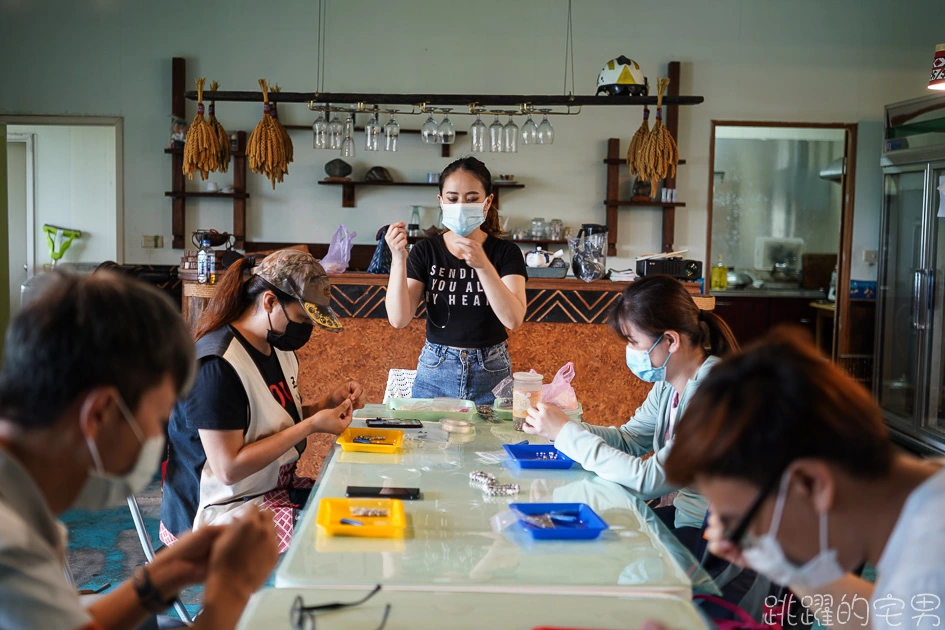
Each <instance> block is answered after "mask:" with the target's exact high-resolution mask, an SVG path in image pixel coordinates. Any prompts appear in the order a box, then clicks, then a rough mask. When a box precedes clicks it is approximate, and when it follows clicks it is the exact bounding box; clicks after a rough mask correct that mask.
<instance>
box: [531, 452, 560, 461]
mask: <svg viewBox="0 0 945 630" xmlns="http://www.w3.org/2000/svg"><path fill="white" fill-rule="evenodd" d="M535 459H547V460H553V459H558V452H557V451H538V452H536V453H535Z"/></svg>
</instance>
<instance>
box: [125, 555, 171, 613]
mask: <svg viewBox="0 0 945 630" xmlns="http://www.w3.org/2000/svg"><path fill="white" fill-rule="evenodd" d="M131 584H132V586H134V589H135V594H136V595H137V596H138V603H139V604H141V607H142V608H144V609H145V610H147V611H148V612H150V613H154V614H155V615H157V614H159V613H162V612H164V611H165V610H167V609H168V608H170V606H171V604H173V603H174V599H175V598H173V597H171V598H170V599H167V600H165V599H162V598H161V593H160V592H159V591H158V590H157V587H156V586H154V582H152V581H151V576H150V575H148V569H147V566H146V565H141V566H140V567H138V568H137V569H135V572H134V576H133V577H132V578H131Z"/></svg>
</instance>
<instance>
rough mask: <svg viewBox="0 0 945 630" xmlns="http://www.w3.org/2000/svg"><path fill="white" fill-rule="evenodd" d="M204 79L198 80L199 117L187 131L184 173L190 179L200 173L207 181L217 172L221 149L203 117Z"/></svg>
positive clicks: (196, 117) (197, 116) (195, 118)
mask: <svg viewBox="0 0 945 630" xmlns="http://www.w3.org/2000/svg"><path fill="white" fill-rule="evenodd" d="M205 81H206V79H204V78H199V79H197V115H196V116H194V121H193V122H192V123H190V129H189V130H188V131H187V140H186V141H185V142H184V166H183V169H182V170H183V171H184V175H186V176H187V177H188V178H189V179H193V178H194V173H195V172H199V173H200V177H201V179H207V175H208V174H209V173H210V171H215V170H217V166H218V161H219V155H220V149H219V146H218V144H217V136H216V134H215V133H214V131H213V128H212V127H211V126H210V123H208V122H207V120H206V119H205V118H204V117H203V84H204V82H205Z"/></svg>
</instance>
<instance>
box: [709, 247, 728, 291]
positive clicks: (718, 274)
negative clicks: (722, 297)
mask: <svg viewBox="0 0 945 630" xmlns="http://www.w3.org/2000/svg"><path fill="white" fill-rule="evenodd" d="M709 287H710V288H711V289H712V290H713V291H724V290H725V289H727V288H728V267H726V266H725V263H723V262H722V254H719V262H718V263H716V264H715V266H713V267H712V274H711V275H710V276H709Z"/></svg>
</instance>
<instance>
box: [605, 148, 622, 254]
mask: <svg viewBox="0 0 945 630" xmlns="http://www.w3.org/2000/svg"><path fill="white" fill-rule="evenodd" d="M619 198H620V138H610V139H609V140H607V200H608V201H617V200H618V199H619ZM606 205H607V255H608V256H616V255H617V210H618V206H617V204H616V203H608V204H606Z"/></svg>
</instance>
